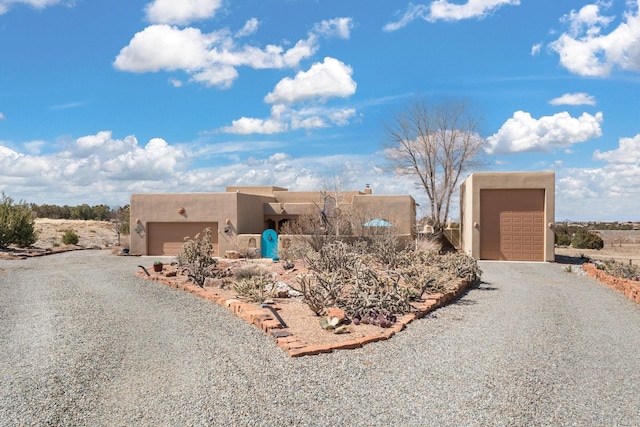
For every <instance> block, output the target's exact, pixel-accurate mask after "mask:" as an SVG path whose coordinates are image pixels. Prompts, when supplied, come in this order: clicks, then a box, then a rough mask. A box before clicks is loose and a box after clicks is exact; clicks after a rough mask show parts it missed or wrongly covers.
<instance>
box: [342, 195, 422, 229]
mask: <svg viewBox="0 0 640 427" xmlns="http://www.w3.org/2000/svg"><path fill="white" fill-rule="evenodd" d="M353 209H354V211H356V212H358V214H359V215H362V220H363V221H365V222H368V221H371V220H373V219H384V220H386V221H387V222H390V223H391V224H393V225H394V227H395V230H396V231H397V232H398V234H401V235H405V236H406V235H409V236H412V237H415V234H416V207H415V201H414V200H413V197H411V196H408V195H373V194H360V195H356V196H354V198H353Z"/></svg>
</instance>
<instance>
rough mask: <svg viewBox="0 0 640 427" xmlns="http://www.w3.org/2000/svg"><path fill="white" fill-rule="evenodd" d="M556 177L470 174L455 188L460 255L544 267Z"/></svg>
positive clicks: (550, 248)
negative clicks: (457, 189) (457, 199)
mask: <svg viewBox="0 0 640 427" xmlns="http://www.w3.org/2000/svg"><path fill="white" fill-rule="evenodd" d="M554 212H555V174H554V173H553V172H493V173H489V172H486V173H473V174H471V175H470V176H469V177H468V178H467V179H466V180H465V181H464V182H463V183H462V185H461V186H460V223H461V224H460V226H461V230H460V236H461V247H462V250H463V251H464V252H465V253H467V254H468V255H470V256H472V257H474V258H476V259H484V260H506V261H549V262H553V261H554V260H555V255H554V231H553V226H554V222H555V219H554Z"/></svg>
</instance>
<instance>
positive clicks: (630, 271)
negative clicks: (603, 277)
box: [596, 259, 640, 281]
mask: <svg viewBox="0 0 640 427" xmlns="http://www.w3.org/2000/svg"><path fill="white" fill-rule="evenodd" d="M596 267H598V268H599V269H600V270H604V271H605V272H606V273H607V274H609V275H611V276H615V277H620V278H622V279H628V280H635V281H638V280H640V266H639V265H635V264H631V261H629V264H625V263H624V262H621V261H616V260H614V259H609V260H605V261H599V262H597V263H596Z"/></svg>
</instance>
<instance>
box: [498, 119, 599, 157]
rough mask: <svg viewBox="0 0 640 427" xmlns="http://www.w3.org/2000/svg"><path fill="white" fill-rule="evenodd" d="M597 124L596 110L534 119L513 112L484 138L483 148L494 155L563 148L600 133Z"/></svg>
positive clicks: (597, 135)
mask: <svg viewBox="0 0 640 427" xmlns="http://www.w3.org/2000/svg"><path fill="white" fill-rule="evenodd" d="M600 123H602V113H600V112H599V113H596V114H595V115H591V114H588V113H583V114H582V115H581V116H580V117H577V118H575V117H571V115H569V113H567V112H566V111H565V112H562V113H557V114H554V115H553V116H543V117H541V118H540V119H535V118H533V117H531V114H529V113H527V112H524V111H516V112H515V113H513V117H512V118H510V119H509V120H507V121H506V122H505V123H504V124H503V125H502V127H501V128H500V130H499V131H498V132H497V133H496V134H494V135H491V136H490V137H489V138H487V143H488V148H487V150H486V151H487V153H489V154H496V153H520V152H527V151H552V150H553V149H555V148H558V147H560V148H566V147H569V146H571V145H572V144H575V143H578V142H584V141H587V140H589V139H592V138H596V137H599V136H600V135H602V130H601V129H600Z"/></svg>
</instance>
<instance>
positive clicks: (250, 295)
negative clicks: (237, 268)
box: [233, 274, 276, 303]
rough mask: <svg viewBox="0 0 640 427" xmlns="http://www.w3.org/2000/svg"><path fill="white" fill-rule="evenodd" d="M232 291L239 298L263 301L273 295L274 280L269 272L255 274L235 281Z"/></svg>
mask: <svg viewBox="0 0 640 427" xmlns="http://www.w3.org/2000/svg"><path fill="white" fill-rule="evenodd" d="M233 291H234V292H235V293H236V295H237V296H238V297H240V298H243V299H246V300H248V301H252V302H258V303H263V302H265V301H267V300H269V299H272V298H273V297H274V296H275V292H276V282H275V280H274V279H273V277H272V276H271V275H270V274H266V275H263V274H257V275H253V276H250V277H245V278H243V279H241V280H238V281H237V282H235V283H234V284H233Z"/></svg>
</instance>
